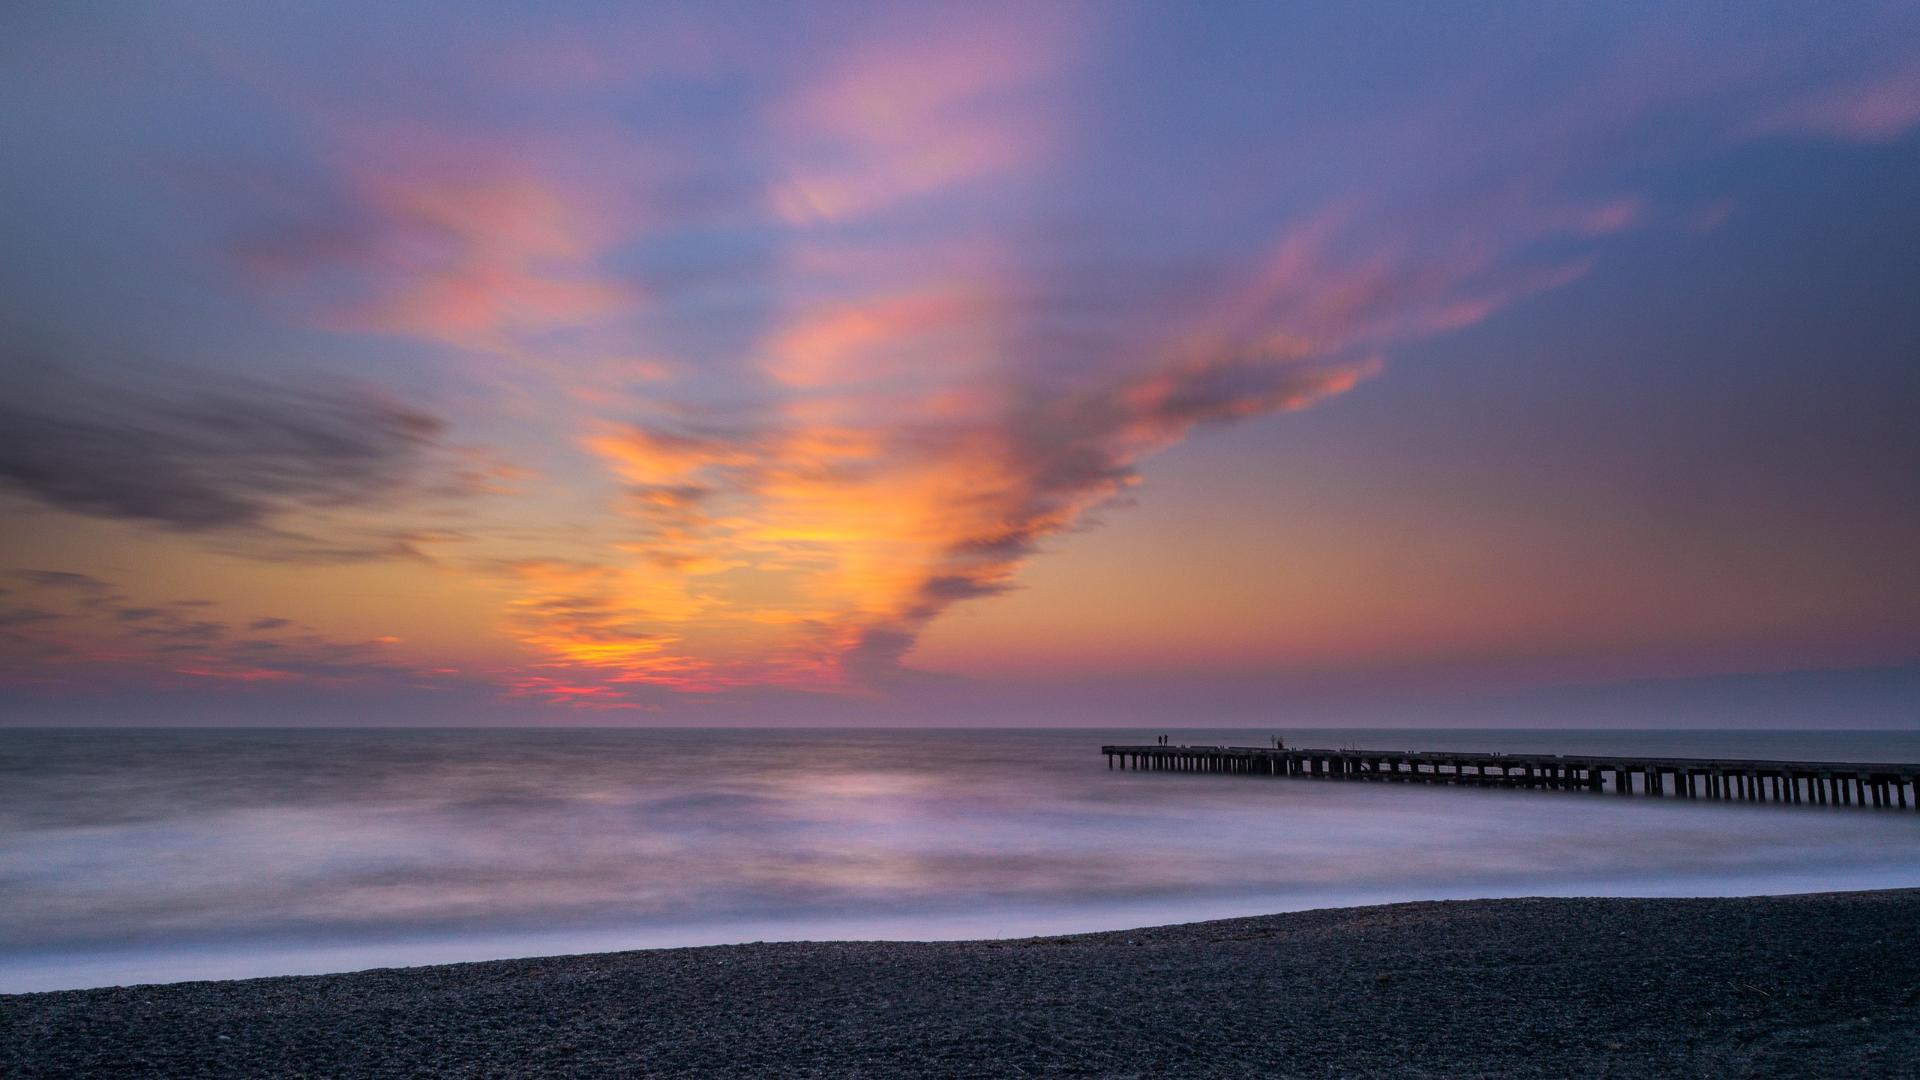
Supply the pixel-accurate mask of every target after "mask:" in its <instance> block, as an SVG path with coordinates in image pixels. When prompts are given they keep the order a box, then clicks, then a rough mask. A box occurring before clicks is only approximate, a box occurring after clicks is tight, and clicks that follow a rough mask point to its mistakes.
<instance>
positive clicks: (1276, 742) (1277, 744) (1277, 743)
mask: <svg viewBox="0 0 1920 1080" xmlns="http://www.w3.org/2000/svg"><path fill="white" fill-rule="evenodd" d="M1273 748H1274V749H1275V750H1285V749H1286V748H1287V740H1285V739H1283V738H1281V737H1280V736H1278V735H1275V736H1274V737H1273Z"/></svg>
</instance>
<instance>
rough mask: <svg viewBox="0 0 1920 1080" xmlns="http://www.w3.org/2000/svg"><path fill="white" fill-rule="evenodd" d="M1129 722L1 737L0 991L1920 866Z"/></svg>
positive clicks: (1361, 738)
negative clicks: (1397, 778)
mask: <svg viewBox="0 0 1920 1080" xmlns="http://www.w3.org/2000/svg"><path fill="white" fill-rule="evenodd" d="M1268 734H1269V733H1268V732H1264V731H1261V732H1217V731H1216V732H1185V733H1176V734H1175V736H1174V741H1176V742H1189V741H1190V742H1205V743H1240V744H1243V745H1265V744H1266V741H1267V736H1268ZM1286 734H1287V736H1288V739H1289V741H1290V742H1291V743H1293V744H1295V745H1322V746H1339V745H1351V746H1366V747H1370V748H1382V749H1456V750H1480V749H1498V750H1507V751H1514V752H1518V751H1543V752H1558V753H1606V752H1637V753H1648V754H1653V753H1658V754H1667V755H1675V756H1739V757H1797V758H1824V759H1828V760H1833V759H1851V760H1861V759H1866V760H1880V761H1889V760H1892V761H1912V760H1920V734H1917V733H1898V732H1885V733H1864V732H1861V733H1846V732H1841V733H1832V732H1825V733H1811V732H1808V733H1779V732H1682V733H1671V732H1660V733H1652V732H1518V731H1503V732H1491V731H1480V732H1405V731H1392V732H1355V731H1342V732H1304V731H1299V730H1290V731H1288V732H1286ZM1106 741H1129V742H1131V741H1148V736H1147V735H1144V734H1142V733H1139V732H1102V731H1038V732H1034V731H1026V732H1006V731H966V732H962V731H808V732H794V731H737V730H735V731H712V730H708V731H685V730H664V731H608V730H566V731H402V732H394V731H373V732H365V731H354V732H348V731H322V732H311V731H306V732H292V731H238V732H236V731H187V732H161V731H91V732H50V731H31V732H23V731H12V732H5V733H0V992H6V991H18V990H25V989H46V988H55V987H71V986H83V985H100V984H106V983H114V982H126V981H156V980H167V979H176V978H189V977H219V976H232V975H252V974H275V973H285V972H292V971H323V970H342V969H346V968H353V967H369V966H377V965H382V964H395V963H427V962H439V961H446V960H458V959H485V958H490V957H494V956H507V955H530V954H538V953H554V952H579V951H588V950H598V949H613V948H627V947H639V946H650V945H667V944H690V943H706V942H722V941H743V940H756V939H774V938H801V937H895V938H937V937H976V936H1003V935H1019V934H1027V933H1042V932H1046V933H1051V932H1060V931H1065V930H1091V929H1110V928H1118V927H1122V926H1130V925H1140V924H1143V923H1150V922H1168V921H1180V920H1186V919H1197V918H1213V917H1223V916H1228V915H1236V914H1253V913H1259V912H1266V911H1276V910H1284V909H1289V908H1301V907H1313V906H1324V905H1329V904H1340V903H1358V902H1375V901H1384V900H1399V899H1419V898H1435V897H1461V896H1494V895H1516V894H1539V893H1587V894H1649V893H1669V894H1709V893H1736V892H1791V891H1809V890H1818V889H1826V888H1863V887H1877V886H1895V885H1900V886H1908V885H1920V813H1912V812H1909V813H1908V814H1905V815H1901V814H1898V813H1897V812H1886V813H1873V812H1870V811H1861V810H1838V809H1820V808H1806V807H1796V808H1778V807H1761V806H1748V805H1726V804H1706V803H1689V804H1680V803H1658V802H1654V801H1651V800H1642V799H1624V798H1617V797H1605V796H1602V797H1594V796H1582V795H1567V794H1545V793H1535V792H1495V791H1459V790H1448V789H1440V788H1425V787H1403V786H1399V785H1371V784H1349V783H1341V782H1333V781H1320V782H1316V781H1309V780H1278V779H1273V778H1262V777H1228V776H1195V775H1183V774H1156V773H1132V772H1109V771H1108V770H1107V768H1106V766H1105V761H1104V759H1103V758H1102V757H1101V756H1100V755H1099V753H1098V748H1099V745H1100V744H1101V743H1102V742H1106Z"/></svg>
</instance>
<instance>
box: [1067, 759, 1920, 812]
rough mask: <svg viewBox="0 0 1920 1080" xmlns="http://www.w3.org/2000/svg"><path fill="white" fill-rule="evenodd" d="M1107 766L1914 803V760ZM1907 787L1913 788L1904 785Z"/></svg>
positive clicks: (1120, 762) (1917, 798) (1919, 776)
mask: <svg viewBox="0 0 1920 1080" xmlns="http://www.w3.org/2000/svg"><path fill="white" fill-rule="evenodd" d="M1100 750H1101V752H1102V753H1104V754H1105V755H1106V756H1107V767H1108V768H1110V769H1111V768H1116V767H1117V768H1121V769H1149V770H1160V771H1174V772H1205V773H1239V774H1247V775H1254V776H1290V777H1311V778H1315V779H1328V780H1362V781H1375V782H1386V783H1393V782H1397V783H1412V784H1459V785H1466V786H1474V787H1499V788H1532V789H1542V790H1551V791H1586V792H1595V793H1601V792H1604V793H1613V794H1619V795H1633V794H1641V795H1656V796H1667V797H1672V798H1681V799H1730V800H1740V801H1746V802H1777V803H1806V804H1814V805H1833V806H1873V807H1883V808H1897V809H1906V808H1907V806H1908V805H1910V804H1909V802H1908V798H1909V794H1911V795H1912V797H1913V801H1912V803H1911V805H1912V806H1914V807H1915V808H1916V809H1920V788H1916V787H1915V785H1916V783H1920V764H1892V763H1883V762H1855V761H1759V760H1753V761H1749V760H1742V759H1733V758H1649V757H1615V756H1588V755H1572V754H1498V753H1480V754H1467V753H1446V752H1416V751H1405V750H1402V751H1394V750H1309V749H1294V748H1292V747H1284V748H1269V747H1262V746H1162V745H1158V744H1155V745H1148V746H1103V747H1101V748H1100ZM1910 789H1912V790H1911V791H1910Z"/></svg>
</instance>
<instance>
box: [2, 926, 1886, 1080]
mask: <svg viewBox="0 0 1920 1080" xmlns="http://www.w3.org/2000/svg"><path fill="white" fill-rule="evenodd" d="M480 1075H492V1076H602V1075H635V1076H639V1075H646V1076H674V1075H683V1076H729V1075H752V1076H783V1077H792V1076H833V1077H844V1076H874V1077H901V1076H907V1077H914V1076H958V1075H965V1076H1043V1075H1044V1076H1181V1075H1226V1076H1245V1075H1276V1076H1343V1077H1345V1076H1433V1077H1441V1076H1445V1077H1459V1076H1542V1077H1546V1076H1552V1077H1564V1076H1648V1075H1658V1076H1712V1077H1734V1076H1767V1077H1781V1076H1849V1077H1862V1076H1920V890H1898V891H1884V892H1862V893H1834V894H1823V895H1812V896H1792V897H1756V898H1746V899H1703V900H1623V899H1520V900H1489V901H1462V902H1440V903H1416V904H1395V905H1390V906H1383V907H1366V908H1346V909H1333V910H1325V911H1310V912H1300V913H1294V914H1287V915H1273V916H1266V917H1260V918H1250V919H1233V920H1227V921H1222V922H1209V923H1195V924H1191V925H1185V926H1167V927H1155V928H1152V929H1145V930H1133V931H1121V932H1116V933H1102V934H1085V935H1077V936H1071V937H1053V938H1036V939H1019V940H1006V941H976V942H951V943H871V942H843V943H827V944H807V943H793V944H753V945H738V946H720V947H711V948H696V949H665V950H654V951H645V952H627V953H611V954H603V955H591V956H569V957H557V958H548V959H537V960H512V961H496V962H489V963H477V964H456V965H447V966H441V967H429V968H411V969H390V970H378V971H367V972H360V973H357V974H350V975H328V976H313V977H290V978H274V979H252V980H245V981H235V982H199V983H179V984H173V985H166V986H147V987H134V988H122V989H106V990H85V991H70V992H62V993H49V994H27V995H17V996H11V997H0V1076H6V1077H19V1078H28V1077H70V1076H140V1077H165V1076H197V1077H225V1076H233V1077H242V1076H246V1077H258V1076H311V1077H374V1076H381V1077H385V1076H407V1077H432V1076H448V1077H452V1076H480Z"/></svg>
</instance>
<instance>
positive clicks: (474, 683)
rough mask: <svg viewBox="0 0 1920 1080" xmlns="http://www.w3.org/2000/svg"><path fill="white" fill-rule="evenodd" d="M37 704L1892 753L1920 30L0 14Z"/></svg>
mask: <svg viewBox="0 0 1920 1080" xmlns="http://www.w3.org/2000/svg"><path fill="white" fill-rule="evenodd" d="M0 142H3V144H4V146H5V147H6V150H5V157H4V161H5V164H4V166H0V378H4V383H0V386H4V390H0V523H4V524H3V525H0V722H5V723H11V724H37V723H51V724H70V723H87V722H106V723H140V722H153V723H167V724H177V723H209V724H238V723H263V724H273V723H329V724H363V723H376V724H447V723H485V724H502V723H528V724H566V723H621V724H656V723H658V724H703V723H715V724H720V723H727V724H733V723H769V724H831V723H902V724H936V723H937V724H955V723H958V724H964V723H992V724H1005V723H1018V724H1036V725H1039V724H1085V723H1142V724H1161V723H1164V724H1169V725H1191V724H1225V723H1238V722H1246V723H1254V724H1260V725H1265V724H1268V723H1275V724H1278V723H1305V722H1308V721H1314V720H1322V721H1326V722H1342V723H1374V722H1377V723H1391V724H1402V723H1404V724H1418V723H1436V724H1441V723H1444V724H1455V725H1459V724H1463V723H1467V722H1472V721H1487V722H1499V723H1533V722H1537V723H1541V724H1553V723H1621V724H1652V725H1658V724H1662V723H1690V722H1701V723H1732V722H1745V721H1751V722H1754V723H1762V724H1778V725H1788V726H1835V725H1837V726H1866V725H1873V724H1881V725H1884V724H1920V6H1916V5H1913V4H1909V3H1888V4H1844V3H1843V4H1809V3H1805V2H1793V3H1784V4H1777V5H1775V4H1739V5H1722V4H1692V5H1688V4H1678V5H1676V4H1672V3H1645V4H1639V3H1622V2H1610V3H1595V4H1590V5H1558V4H1556V5H1523V4H1509V5H1484V6H1483V5H1465V4H1426V3H1404V4H1386V3H1367V4H1357V3H1347V2H1337V3H1325V4H1295V3H1269V4H1246V5H1235V4H1227V3H1206V4H1190V5H1172V4H1139V5H1129V4H1119V3H1095V4H1086V5H1080V4H1072V3H1064V2H1061V3H1054V2H1048V3H1021V4H1015V5H1011V6H1006V7H996V6H991V5H986V4H972V3H969V4H957V3H956V4H945V3H942V4H929V5H916V4H905V3H902V4H882V5H871V6H838V5H828V4H795V5H773V4H733V3H690V4H685V5H673V6H668V5H632V4H614V3H609V4H587V3H573V4H566V3H542V4H534V3H528V4H464V3H463V4H445V5H439V4H433V5H423V4H392V3H384V2H383V3H358V2H337V3H328V4H315V5H304V6H295V5H255V4H182V3H169V4H154V5H147V4H139V3H115V4H60V3H27V4H14V5H8V7H7V10H6V12H5V13H4V14H0Z"/></svg>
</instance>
